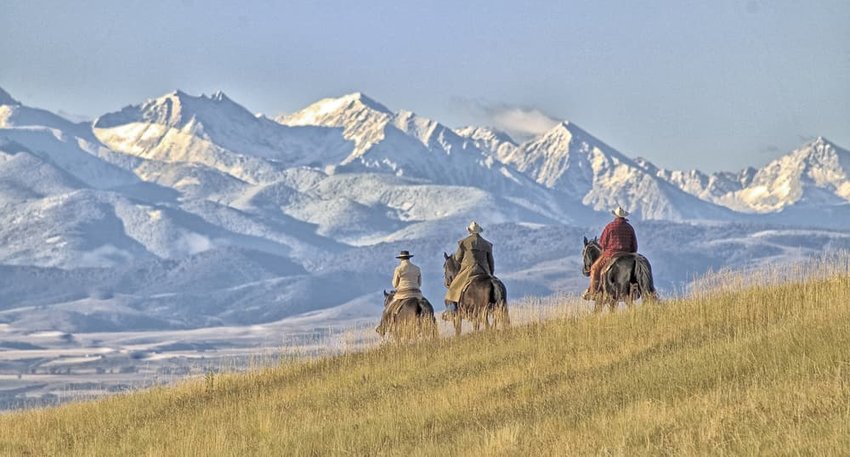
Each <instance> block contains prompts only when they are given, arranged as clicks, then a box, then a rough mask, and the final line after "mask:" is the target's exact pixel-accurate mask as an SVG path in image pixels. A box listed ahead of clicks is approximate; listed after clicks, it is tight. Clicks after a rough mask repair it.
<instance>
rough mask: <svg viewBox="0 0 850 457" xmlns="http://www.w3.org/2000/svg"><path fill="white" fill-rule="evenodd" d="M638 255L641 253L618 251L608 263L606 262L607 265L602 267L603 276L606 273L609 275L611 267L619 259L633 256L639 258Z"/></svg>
mask: <svg viewBox="0 0 850 457" xmlns="http://www.w3.org/2000/svg"><path fill="white" fill-rule="evenodd" d="M638 255H640V254H638V253H636V252H618V253H616V254H614V255H612V256H611V259H610V260H609V261H608V263H607V264H605V266H604V267H603V268H602V270H601V277H605V275H607V274H608V272H609V271H611V268H614V264H615V263H617V261H618V260H620V259H622V258H626V257H633V258H635V259H637V256H638ZM600 284H601V282H600Z"/></svg>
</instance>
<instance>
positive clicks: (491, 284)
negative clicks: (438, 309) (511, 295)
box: [443, 252, 511, 335]
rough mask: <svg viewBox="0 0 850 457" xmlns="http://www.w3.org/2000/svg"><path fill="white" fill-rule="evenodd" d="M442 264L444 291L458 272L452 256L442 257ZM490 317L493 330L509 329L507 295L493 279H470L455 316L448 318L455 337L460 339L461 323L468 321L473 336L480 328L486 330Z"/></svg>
mask: <svg viewBox="0 0 850 457" xmlns="http://www.w3.org/2000/svg"><path fill="white" fill-rule="evenodd" d="M443 257H444V258H445V260H446V262H445V263H444V264H443V272H444V273H445V280H446V283H445V284H446V288H449V287H451V284H452V281H454V279H455V276H457V275H458V273H459V272H460V265H459V264H458V263H457V261H455V258H454V257H453V256H450V255H448V254H446V253H445V252H444V253H443ZM490 315H492V316H493V326H494V327H496V328H498V327H499V326H501V327H502V328H503V329H506V328H508V327H510V325H511V318H510V316H509V315H508V291H507V289H506V288H505V284H504V283H502V281H500V280H499V279H497V278H496V277H495V276H473V277H472V279H471V281H470V283H469V286H467V288H466V289H464V291H463V294H462V295H461V297H460V302H459V303H458V304H457V312H455V313H454V315H453V316H452V322H453V323H454V327H455V335H460V331H461V324H462V320H463V319H466V320H469V321H472V325H473V327H474V329H475V331H476V332H477V331H478V330H479V329H480V328H481V325H482V324H483V325H484V328H485V329H489V328H490Z"/></svg>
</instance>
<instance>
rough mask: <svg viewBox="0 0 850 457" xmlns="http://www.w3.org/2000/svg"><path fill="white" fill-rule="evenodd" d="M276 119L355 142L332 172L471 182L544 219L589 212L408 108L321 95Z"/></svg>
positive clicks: (573, 217) (459, 183) (352, 96)
mask: <svg viewBox="0 0 850 457" xmlns="http://www.w3.org/2000/svg"><path fill="white" fill-rule="evenodd" d="M277 121H278V122H280V123H281V124H283V125H287V126H305V125H312V126H322V127H329V128H340V129H342V131H343V135H344V137H345V138H346V139H348V140H350V141H352V142H353V143H354V145H355V147H354V148H353V150H352V151H351V154H350V155H349V156H348V157H346V158H345V159H344V160H343V161H341V162H340V163H339V164H338V165H337V166H335V167H333V169H334V170H335V172H344V173H351V172H357V173H375V172H379V173H390V174H394V175H396V176H402V177H408V178H415V179H421V180H425V181H428V182H430V183H434V184H440V185H455V186H468V185H470V184H472V185H474V186H475V187H477V188H479V189H483V190H485V191H487V192H491V193H494V194H496V195H498V196H500V197H502V198H504V199H507V200H509V201H511V202H512V203H513V204H515V205H519V206H521V207H524V208H526V209H527V210H528V211H530V212H533V213H537V214H538V215H539V217H543V218H545V219H553V220H559V221H562V222H563V221H575V220H576V216H586V215H587V211H586V209H585V208H582V207H581V205H574V204H571V203H566V204H565V203H564V202H560V201H558V200H557V199H555V198H553V196H552V195H551V193H549V192H547V191H546V189H545V188H543V187H542V186H540V185H539V184H537V183H536V182H534V181H533V180H531V179H529V178H527V177H526V176H524V175H523V174H522V173H519V172H518V171H517V170H515V169H514V168H513V167H512V166H510V165H509V164H505V163H502V162H501V161H499V160H498V158H497V157H496V156H494V155H493V154H492V153H490V152H489V151H488V150H487V149H485V148H482V147H479V146H478V145H477V144H476V142H475V141H473V140H471V139H469V138H465V137H463V136H461V135H458V134H457V133H456V132H455V131H453V130H452V129H450V128H448V127H446V126H444V125H442V124H440V123H439V122H436V121H433V120H431V119H428V118H425V117H422V116H418V115H416V114H415V113H413V112H411V111H406V110H400V111H398V112H392V111H390V110H389V109H388V108H387V107H385V106H384V105H382V104H380V103H378V102H376V101H375V100H373V99H371V98H369V97H368V96H366V95H364V94H362V93H354V94H349V95H345V96H342V97H339V98H328V99H323V100H320V101H318V102H316V103H314V104H312V105H310V106H308V107H306V108H304V109H302V110H300V111H298V112H296V113H293V114H288V115H282V116H279V117H278V118H277Z"/></svg>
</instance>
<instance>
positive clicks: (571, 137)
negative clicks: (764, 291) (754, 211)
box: [503, 122, 732, 220]
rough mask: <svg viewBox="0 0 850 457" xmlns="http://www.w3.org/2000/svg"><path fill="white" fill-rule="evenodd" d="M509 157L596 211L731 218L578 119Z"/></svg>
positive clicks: (678, 217)
mask: <svg viewBox="0 0 850 457" xmlns="http://www.w3.org/2000/svg"><path fill="white" fill-rule="evenodd" d="M503 160H504V161H505V162H506V163H509V164H511V165H514V166H515V167H516V168H517V169H518V170H519V171H521V172H524V173H526V174H527V175H528V176H530V177H532V178H533V179H534V180H535V181H537V182H538V183H540V184H541V185H543V186H545V187H547V188H548V189H551V190H552V191H554V192H556V193H557V194H560V195H563V196H564V197H566V198H568V199H573V200H578V201H581V202H582V203H583V204H584V205H587V206H589V207H591V208H593V209H595V210H600V211H602V210H606V209H610V208H613V207H616V206H617V205H622V206H623V207H625V208H629V210H630V211H631V212H632V213H634V214H635V215H636V217H639V218H641V219H666V220H694V219H698V220H704V219H713V220H729V219H731V218H732V214H731V212H730V211H728V210H727V209H725V208H721V207H719V206H717V205H714V204H712V203H709V202H705V201H702V200H699V199H698V198H695V197H693V196H692V195H689V194H687V193H686V192H683V191H682V190H681V189H679V188H676V187H674V186H673V185H671V184H670V183H668V182H666V181H665V180H663V179H659V178H658V177H657V176H655V175H653V174H651V173H648V172H647V171H646V169H645V167H643V166H641V165H640V164H638V163H637V162H635V161H633V160H631V159H629V158H627V157H625V156H624V155H623V154H621V153H620V152H618V151H617V150H615V149H613V148H611V147H610V146H608V145H606V144H605V143H603V142H602V141H600V140H598V139H597V138H595V137H593V136H592V135H590V134H589V133H587V132H586V131H584V130H583V129H581V128H579V127H578V126H576V125H575V124H573V123H570V122H562V123H560V124H558V125H557V126H555V127H554V128H553V129H552V130H550V131H549V132H547V133H545V134H544V135H542V136H540V137H539V138H536V139H533V140H531V141H529V142H527V143H524V144H522V145H520V146H518V147H517V148H515V149H514V150H513V151H512V152H511V153H510V154H508V155H507V156H505V157H504V158H503Z"/></svg>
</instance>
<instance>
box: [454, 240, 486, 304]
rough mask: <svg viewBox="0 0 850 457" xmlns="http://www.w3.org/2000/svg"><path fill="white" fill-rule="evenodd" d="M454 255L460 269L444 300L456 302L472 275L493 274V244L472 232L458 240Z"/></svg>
mask: <svg viewBox="0 0 850 457" xmlns="http://www.w3.org/2000/svg"><path fill="white" fill-rule="evenodd" d="M454 257H455V260H456V261H457V262H459V263H460V271H459V272H458V274H457V276H455V278H454V280H453V281H452V285H451V287H449V290H448V291H446V300H447V301H450V302H455V303H456V302H458V301H460V296H461V293H462V292H463V289H464V288H465V287H466V285H467V284H468V283H469V281H470V279H471V278H472V277H474V276H479V275H483V276H492V275H493V273H494V271H495V265H494V264H493V245H492V244H491V243H490V242H489V241H487V240H485V239H484V238H483V237H482V236H481V235H479V234H472V235H469V236H468V237H466V238H464V239H462V240H460V241H459V242H458V247H457V252H455V255H454Z"/></svg>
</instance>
